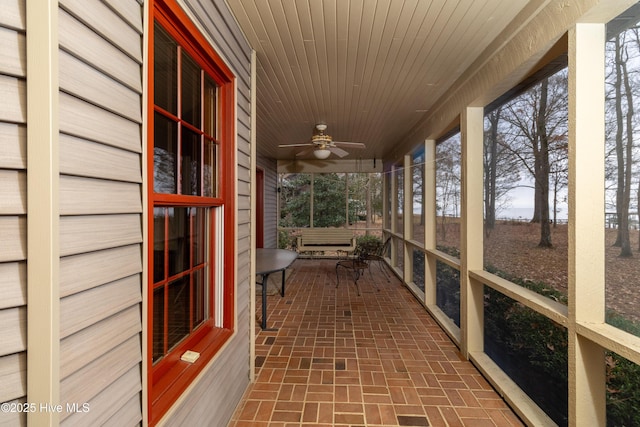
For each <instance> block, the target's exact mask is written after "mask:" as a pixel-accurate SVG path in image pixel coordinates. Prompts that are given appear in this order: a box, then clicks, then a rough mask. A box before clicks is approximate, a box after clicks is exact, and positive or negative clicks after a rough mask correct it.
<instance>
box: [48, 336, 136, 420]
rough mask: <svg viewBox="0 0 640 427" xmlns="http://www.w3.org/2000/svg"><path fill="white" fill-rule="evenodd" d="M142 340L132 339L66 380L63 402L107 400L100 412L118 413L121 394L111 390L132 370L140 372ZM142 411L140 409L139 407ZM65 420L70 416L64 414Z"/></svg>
mask: <svg viewBox="0 0 640 427" xmlns="http://www.w3.org/2000/svg"><path fill="white" fill-rule="evenodd" d="M141 350H142V349H141V347H140V337H139V336H135V337H132V338H129V339H128V340H126V341H125V342H123V343H122V344H120V345H118V346H117V347H115V348H113V349H111V351H109V352H108V353H105V354H104V355H102V356H100V357H99V358H98V359H96V360H94V361H93V362H91V363H89V364H88V365H86V366H85V367H83V368H82V369H80V370H79V371H76V372H74V373H73V374H72V375H69V376H68V377H67V378H65V379H63V380H62V383H61V384H60V400H61V401H62V402H89V403H91V401H93V400H94V399H104V400H102V402H103V403H102V404H101V405H100V407H98V406H97V405H94V409H95V410H97V411H104V410H107V409H111V410H113V411H117V410H118V409H119V408H118V404H117V403H118V401H119V399H120V396H119V394H120V391H119V390H112V389H111V388H109V386H110V385H111V384H113V383H114V382H115V381H116V380H117V379H118V378H120V377H121V376H122V375H124V374H125V373H127V372H128V371H129V370H131V369H136V368H137V369H139V367H138V364H139V363H140V362H141V357H140V355H141ZM138 409H140V408H138ZM62 415H63V418H64V417H65V416H67V415H70V414H62Z"/></svg>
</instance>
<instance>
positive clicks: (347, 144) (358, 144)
mask: <svg viewBox="0 0 640 427" xmlns="http://www.w3.org/2000/svg"><path fill="white" fill-rule="evenodd" d="M332 144H334V145H341V146H343V147H350V148H364V147H365V145H364V144H363V143H362V142H345V141H333V143H332Z"/></svg>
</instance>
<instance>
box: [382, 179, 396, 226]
mask: <svg viewBox="0 0 640 427" xmlns="http://www.w3.org/2000/svg"><path fill="white" fill-rule="evenodd" d="M391 174H392V172H388V173H385V174H384V177H385V178H384V188H385V200H386V203H387V206H386V211H387V212H386V215H385V217H384V228H386V229H388V230H391V210H392V209H393V203H392V200H393V199H394V198H395V194H392V193H393V192H392V191H391V181H392V179H391V177H392V175H391Z"/></svg>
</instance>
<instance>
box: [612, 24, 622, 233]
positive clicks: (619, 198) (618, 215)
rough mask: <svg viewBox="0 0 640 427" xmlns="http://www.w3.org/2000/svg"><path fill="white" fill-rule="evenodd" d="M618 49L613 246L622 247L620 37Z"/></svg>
mask: <svg viewBox="0 0 640 427" xmlns="http://www.w3.org/2000/svg"><path fill="white" fill-rule="evenodd" d="M615 49H616V59H615V61H616V79H615V82H614V90H615V101H616V102H615V106H616V160H617V165H618V170H617V172H618V173H617V178H618V187H617V189H616V223H617V226H618V232H617V235H616V241H615V243H614V244H613V246H622V239H623V237H622V231H621V230H622V227H621V220H622V216H623V213H622V204H623V203H622V201H623V199H624V147H623V141H622V132H623V121H622V114H623V113H622V64H621V63H622V58H621V52H620V36H616V39H615Z"/></svg>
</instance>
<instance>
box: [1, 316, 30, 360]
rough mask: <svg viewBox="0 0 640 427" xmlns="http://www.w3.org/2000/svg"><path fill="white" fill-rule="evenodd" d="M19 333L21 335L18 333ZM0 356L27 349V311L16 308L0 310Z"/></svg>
mask: <svg viewBox="0 0 640 427" xmlns="http://www.w3.org/2000/svg"><path fill="white" fill-rule="evenodd" d="M16 331H19V333H16ZM0 342H1V343H2V347H0V356H5V355H8V354H13V353H19V352H21V351H25V350H26V349H27V309H26V307H14V308H6V309H4V310H0Z"/></svg>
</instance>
